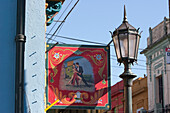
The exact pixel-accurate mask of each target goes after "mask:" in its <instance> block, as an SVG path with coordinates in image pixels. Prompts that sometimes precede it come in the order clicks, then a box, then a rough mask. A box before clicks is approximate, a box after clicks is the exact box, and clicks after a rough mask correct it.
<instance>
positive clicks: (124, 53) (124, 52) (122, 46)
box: [119, 33, 128, 58]
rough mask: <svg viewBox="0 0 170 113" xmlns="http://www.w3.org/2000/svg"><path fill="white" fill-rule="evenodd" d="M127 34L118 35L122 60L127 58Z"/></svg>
mask: <svg viewBox="0 0 170 113" xmlns="http://www.w3.org/2000/svg"><path fill="white" fill-rule="evenodd" d="M127 35H128V34H127V33H123V34H119V41H120V49H121V54H122V58H123V57H128V40H127Z"/></svg>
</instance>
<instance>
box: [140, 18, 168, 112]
mask: <svg viewBox="0 0 170 113" xmlns="http://www.w3.org/2000/svg"><path fill="white" fill-rule="evenodd" d="M169 26H170V25H169V19H167V18H164V20H163V21H162V22H161V23H160V24H158V25H157V26H156V27H154V28H149V37H148V38H147V48H145V49H144V50H143V51H142V52H141V54H144V55H145V56H146V64H147V75H148V110H149V112H154V113H159V112H165V111H169V109H168V107H169V105H170V90H169V88H170V84H169V80H170V71H169V70H170V66H169V64H167V63H166V52H165V49H166V48H170V34H169V33H170V29H169V28H170V27H169Z"/></svg>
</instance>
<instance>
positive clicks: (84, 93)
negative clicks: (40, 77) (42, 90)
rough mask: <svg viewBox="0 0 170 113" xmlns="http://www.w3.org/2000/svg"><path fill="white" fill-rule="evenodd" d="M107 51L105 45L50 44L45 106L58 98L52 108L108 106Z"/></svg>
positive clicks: (108, 61)
mask: <svg viewBox="0 0 170 113" xmlns="http://www.w3.org/2000/svg"><path fill="white" fill-rule="evenodd" d="M47 46H49V47H48V48H50V45H47ZM48 48H47V49H48ZM109 55H110V49H109V47H106V46H82V45H81V46H78V45H57V46H55V47H54V48H52V49H51V50H50V51H49V52H48V54H47V62H46V63H47V64H46V65H47V67H46V69H47V88H46V97H47V98H46V100H47V106H49V105H51V104H52V103H54V102H55V101H56V100H59V101H58V102H57V103H56V104H54V106H53V107H52V108H53V109H55V108H57V109H65V108H75V109H81V108H82V109H110V107H111V104H110V103H111V102H110V69H109V68H110V58H109Z"/></svg>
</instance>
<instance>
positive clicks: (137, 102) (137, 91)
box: [132, 76, 148, 113]
mask: <svg viewBox="0 0 170 113" xmlns="http://www.w3.org/2000/svg"><path fill="white" fill-rule="evenodd" d="M132 108H133V113H141V110H148V86H147V77H146V76H144V78H142V77H140V78H138V79H136V80H134V81H133V85H132Z"/></svg>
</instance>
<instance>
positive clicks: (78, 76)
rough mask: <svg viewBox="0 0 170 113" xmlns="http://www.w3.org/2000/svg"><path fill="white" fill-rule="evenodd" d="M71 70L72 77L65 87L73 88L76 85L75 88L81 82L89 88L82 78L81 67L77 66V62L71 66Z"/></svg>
mask: <svg viewBox="0 0 170 113" xmlns="http://www.w3.org/2000/svg"><path fill="white" fill-rule="evenodd" d="M72 68H73V69H72V70H73V75H72V76H71V79H70V80H69V82H68V83H67V84H66V85H73V86H75V83H77V86H80V83H81V81H83V82H84V84H85V85H86V86H87V87H89V85H88V83H87V82H86V80H85V79H84V77H83V68H82V66H80V65H79V63H78V62H76V64H73V66H72Z"/></svg>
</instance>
